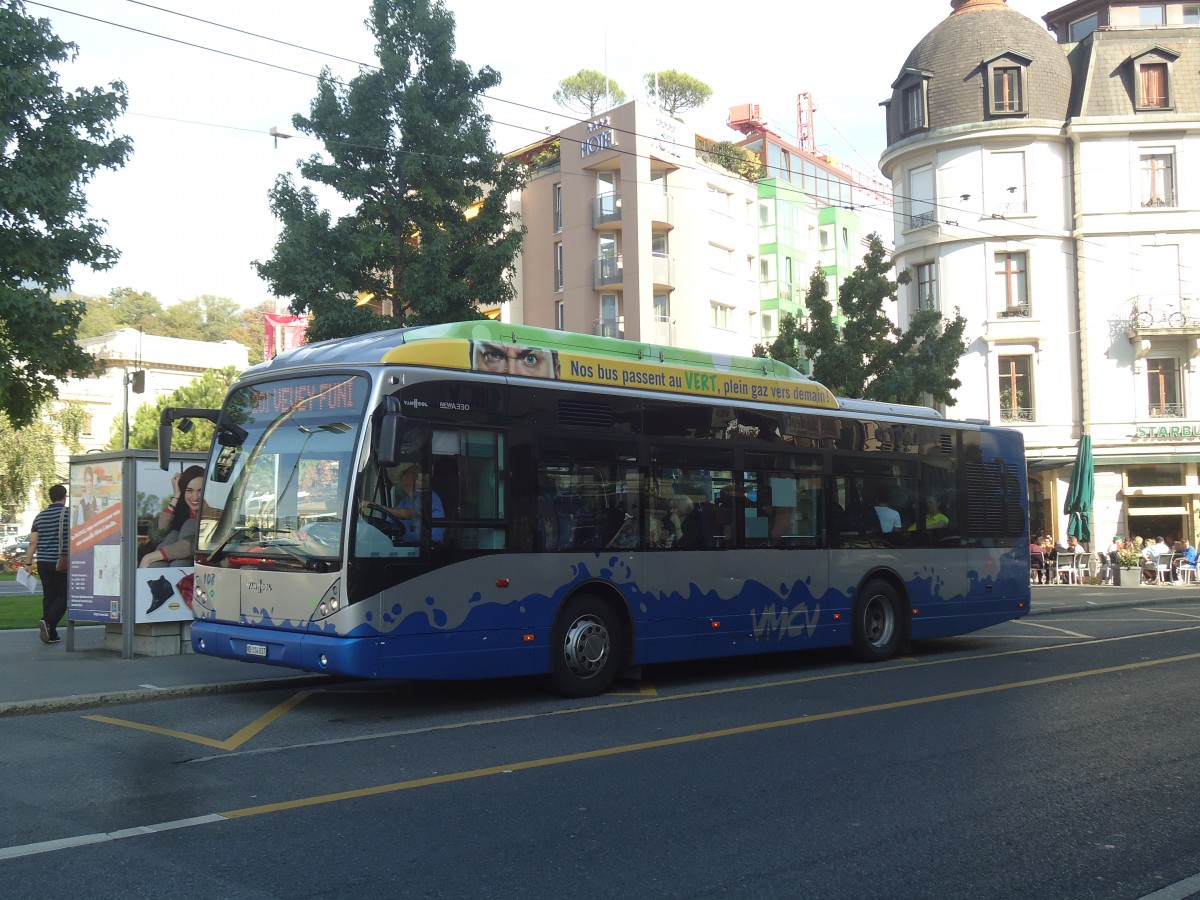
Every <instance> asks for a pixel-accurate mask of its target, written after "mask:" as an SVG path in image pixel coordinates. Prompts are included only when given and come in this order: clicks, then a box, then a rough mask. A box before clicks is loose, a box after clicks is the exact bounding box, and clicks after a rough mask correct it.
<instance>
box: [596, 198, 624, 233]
mask: <svg viewBox="0 0 1200 900" xmlns="http://www.w3.org/2000/svg"><path fill="white" fill-rule="evenodd" d="M620 221H621V195H620V194H618V193H615V192H614V193H611V194H601V195H600V196H599V197H597V198H596V199H595V200H593V201H592V225H593V226H595V227H599V226H601V225H611V224H612V223H613V222H620Z"/></svg>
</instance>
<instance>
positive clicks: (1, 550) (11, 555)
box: [0, 534, 29, 559]
mask: <svg viewBox="0 0 1200 900" xmlns="http://www.w3.org/2000/svg"><path fill="white" fill-rule="evenodd" d="M28 551H29V535H27V534H22V535H19V536H18V537H11V538H8V539H7V540H6V541H5V542H4V543H3V544H0V554H2V555H3V556H4V558H5V559H15V558H17V557H23V556H24V555H25V554H26V553H27V552H28Z"/></svg>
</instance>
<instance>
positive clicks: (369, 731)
mask: <svg viewBox="0 0 1200 900" xmlns="http://www.w3.org/2000/svg"><path fill="white" fill-rule="evenodd" d="M1198 677H1200V603H1192V604H1176V605H1170V606H1162V607H1159V608H1153V607H1146V608H1127V609H1112V610H1105V611H1103V612H1100V613H1098V612H1087V613H1067V614H1060V615H1051V616H1039V617H1035V618H1031V619H1025V620H1021V621H1017V622H1011V623H1006V624H1005V625H1002V626H998V627H996V628H993V629H988V630H987V631H984V632H981V633H979V634H976V635H972V636H969V637H965V638H957V639H953V640H943V641H935V642H928V643H923V644H918V645H916V646H915V647H914V648H913V654H912V655H911V656H910V657H906V658H904V659H898V660H894V661H892V662H889V663H885V664H881V665H875V666H870V665H863V664H858V663H852V662H849V661H847V659H846V657H845V656H844V655H843V654H841V653H833V652H830V653H815V654H807V655H789V656H779V657H769V658H759V659H753V660H737V661H725V662H721V663H717V664H712V663H709V664H703V665H702V664H689V665H685V666H671V667H656V668H654V669H651V670H649V671H648V672H647V673H646V679H645V680H644V681H643V682H641V683H639V684H637V685H633V684H630V685H624V686H623V690H618V691H616V692H614V693H611V694H609V695H606V696H605V697H602V698H598V699H594V700H588V701H570V702H568V701H563V700H559V699H555V698H551V697H548V696H547V695H545V694H543V693H542V692H541V691H540V690H539V688H538V686H537V685H536V684H534V683H531V682H528V681H516V682H499V683H486V684H450V685H447V684H432V685H430V684H418V683H411V682H408V683H366V684H361V683H350V684H341V685H332V686H329V687H327V688H326V689H323V690H319V691H315V692H307V691H296V690H294V689H288V690H283V691H276V692H260V693H254V694H234V695H223V696H214V697H197V698H190V699H179V700H171V701H163V702H159V703H152V704H139V705H133V706H128V707H105V708H104V709H102V710H95V711H85V712H83V713H79V712H71V713H67V712H62V713H54V714H46V715H38V716H27V717H19V718H11V719H6V720H0V741H2V746H3V747H4V748H5V754H4V755H5V763H6V764H5V766H4V768H3V771H2V774H0V796H3V797H4V798H5V800H4V808H5V814H4V815H3V816H0V874H2V875H4V876H5V877H4V878H3V880H0V896H5V895H8V896H29V894H30V892H33V893H34V894H36V895H37V896H39V897H46V898H51V897H55V898H56V897H71V898H80V897H110V896H115V895H120V896H122V897H143V896H144V897H151V896H153V897H162V896H164V895H169V896H172V897H197V898H200V897H203V898H214V897H238V898H243V897H250V898H254V897H264V898H265V897H270V898H285V897H286V898H297V897H345V896H354V897H365V898H374V897H379V898H385V897H386V898H394V897H503V898H512V897H553V898H559V897H572V898H592V897H595V898H612V897H638V898H642V897H646V898H708V897H727V896H732V897H753V898H770V897H780V898H797V897H813V898H823V897H855V898H857V897H972V898H992V897H995V898H1001V897H1003V898H1011V897H1039V898H1071V900H1083V898H1098V900H1099V898H1140V897H1145V896H1147V895H1151V894H1153V893H1154V892H1156V891H1162V892H1163V893H1161V894H1159V897H1160V898H1162V900H1166V898H1167V897H1173V898H1180V897H1186V896H1189V895H1190V894H1191V893H1193V892H1194V891H1200V882H1197V881H1195V879H1196V876H1197V873H1200V817H1197V816H1196V814H1195V811H1196V810H1197V809H1200V749H1198V741H1197V734H1198V728H1197V725H1198V724H1200V700H1198V699H1197V691H1196V684H1197V678H1198ZM48 876H52V877H48ZM1189 879H1193V880H1192V881H1189ZM1192 884H1195V885H1196V886H1195V888H1190V887H1189V886H1190V885H1192ZM18 888H19V891H18ZM8 892H13V893H8Z"/></svg>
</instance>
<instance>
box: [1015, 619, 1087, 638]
mask: <svg viewBox="0 0 1200 900" xmlns="http://www.w3.org/2000/svg"><path fill="white" fill-rule="evenodd" d="M1017 622H1019V623H1020V624H1022V625H1028V626H1029V627H1030V628H1045V629H1046V630H1047V631H1057V632H1058V633H1059V634H1066V635H1069V636H1071V637H1077V638H1083V639H1084V640H1085V641H1091V640H1095V638H1096V636H1095V635H1094V634H1080V633H1079V632H1078V631H1068V630H1067V629H1065V628H1055V627H1054V626H1053V625H1043V624H1042V623H1041V622H1028V621H1026V620H1025V619H1017Z"/></svg>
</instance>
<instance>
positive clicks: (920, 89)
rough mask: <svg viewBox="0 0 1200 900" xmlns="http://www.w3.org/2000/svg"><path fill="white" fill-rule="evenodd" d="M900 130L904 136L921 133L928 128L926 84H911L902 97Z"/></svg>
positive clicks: (921, 82)
mask: <svg viewBox="0 0 1200 900" xmlns="http://www.w3.org/2000/svg"><path fill="white" fill-rule="evenodd" d="M901 100H902V103H901V106H900V130H901V131H902V132H903V133H904V134H909V133H910V132H913V131H919V130H920V129H922V128H924V127H925V126H926V124H927V123H926V121H925V82H924V81H920V82H918V83H917V84H910V85H909V86H908V87H906V88H905V89H904V93H903V94H902V95H901Z"/></svg>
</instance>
